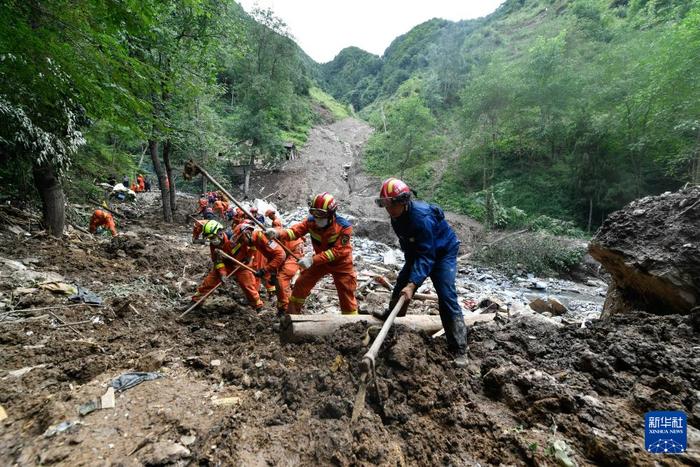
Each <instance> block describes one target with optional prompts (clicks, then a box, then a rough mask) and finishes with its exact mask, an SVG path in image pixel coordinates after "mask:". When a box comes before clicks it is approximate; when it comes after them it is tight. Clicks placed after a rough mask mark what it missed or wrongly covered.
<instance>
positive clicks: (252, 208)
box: [249, 206, 258, 214]
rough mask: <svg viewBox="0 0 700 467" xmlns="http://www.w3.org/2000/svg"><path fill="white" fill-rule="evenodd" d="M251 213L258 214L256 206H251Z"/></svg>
mask: <svg viewBox="0 0 700 467" xmlns="http://www.w3.org/2000/svg"><path fill="white" fill-rule="evenodd" d="M249 211H250V212H251V214H255V213H256V212H258V208H256V207H255V206H251V207H250V209H249Z"/></svg>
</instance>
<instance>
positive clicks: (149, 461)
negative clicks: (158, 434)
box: [141, 441, 190, 465]
mask: <svg viewBox="0 0 700 467" xmlns="http://www.w3.org/2000/svg"><path fill="white" fill-rule="evenodd" d="M189 456H190V450H189V449H187V448H186V447H185V446H183V445H182V444H179V443H173V442H171V441H159V442H157V443H155V444H152V445H150V446H149V447H148V448H146V449H145V450H144V453H143V458H142V459H141V461H142V462H143V464H144V465H163V464H170V463H173V462H176V461H178V460H180V459H185V458H187V457H189Z"/></svg>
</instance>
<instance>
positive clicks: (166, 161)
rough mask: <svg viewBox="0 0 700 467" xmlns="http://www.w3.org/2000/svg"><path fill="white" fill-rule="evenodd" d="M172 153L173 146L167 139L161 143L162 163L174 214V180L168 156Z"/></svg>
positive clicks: (175, 208) (175, 209)
mask: <svg viewBox="0 0 700 467" xmlns="http://www.w3.org/2000/svg"><path fill="white" fill-rule="evenodd" d="M172 152H173V144H172V142H171V141H170V138H168V139H166V140H165V142H164V143H163V163H164V164H165V174H166V175H167V176H168V181H169V182H170V189H169V197H170V210H171V211H172V212H173V213H175V211H177V201H176V199H175V178H173V168H172V167H171V165H170V154H172Z"/></svg>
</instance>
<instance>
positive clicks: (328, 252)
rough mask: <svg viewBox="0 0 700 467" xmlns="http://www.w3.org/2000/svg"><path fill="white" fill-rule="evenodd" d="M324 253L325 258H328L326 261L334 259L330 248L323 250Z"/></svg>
mask: <svg viewBox="0 0 700 467" xmlns="http://www.w3.org/2000/svg"><path fill="white" fill-rule="evenodd" d="M323 254H324V255H326V258H328V261H333V260H334V259H335V255H334V254H333V252H332V251H331V250H326V251H324V252H323Z"/></svg>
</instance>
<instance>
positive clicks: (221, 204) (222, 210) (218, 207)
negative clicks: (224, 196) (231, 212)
mask: <svg viewBox="0 0 700 467" xmlns="http://www.w3.org/2000/svg"><path fill="white" fill-rule="evenodd" d="M226 211H228V203H227V202H226V201H221V200H216V202H215V203H214V213H216V215H217V216H219V217H220V218H221V219H223V218H224V217H225V215H226Z"/></svg>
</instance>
